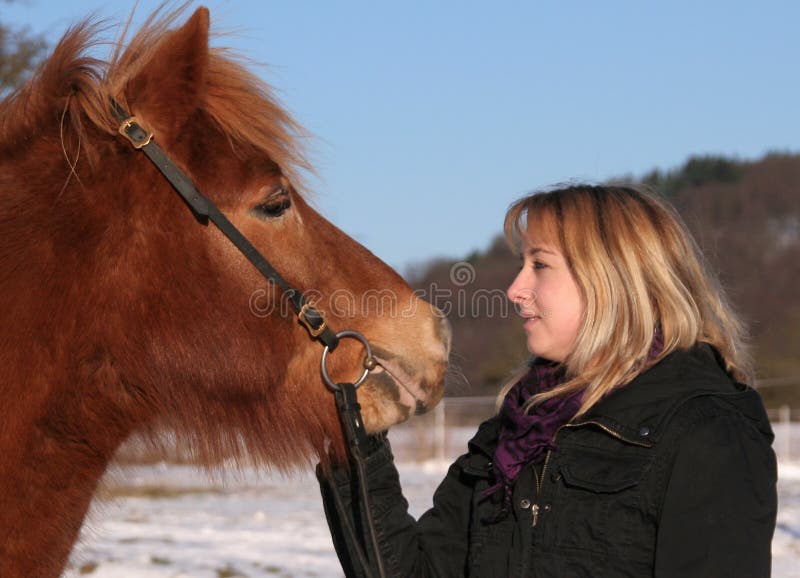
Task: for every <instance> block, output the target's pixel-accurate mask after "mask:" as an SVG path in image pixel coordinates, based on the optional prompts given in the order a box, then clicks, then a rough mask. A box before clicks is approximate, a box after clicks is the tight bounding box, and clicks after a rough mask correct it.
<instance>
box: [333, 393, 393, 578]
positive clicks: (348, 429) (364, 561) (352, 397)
mask: <svg viewBox="0 0 800 578" xmlns="http://www.w3.org/2000/svg"><path fill="white" fill-rule="evenodd" d="M336 385H337V387H338V389H336V390H335V391H334V397H335V399H336V408H337V409H338V410H339V418H340V419H341V422H342V429H343V430H344V433H345V438H346V440H347V445H348V448H349V450H350V452H349V453H350V458H351V460H352V462H353V465H354V466H355V469H356V483H357V485H358V494H359V495H358V497H357V498H355V499H360V505H361V508H362V509H363V514H364V515H363V520H364V522H365V525H366V528H365V529H366V533H367V536H366V538H367V539H366V540H365V542H367V544H366V545H367V546H369V548H368V552H367V553H365V552H364V550H363V548H362V547H361V543H360V540H359V539H358V535H357V533H356V531H355V528H354V527H353V524H352V523H351V521H350V518H349V515H348V512H347V509H346V508H345V505H344V500H343V499H342V496H341V494H340V493H339V490H338V489H337V487H336V481H335V480H334V479H333V476H332V475H331V472H330V471H329V470H328V469H326V470H325V472H326V473H325V476H326V479H327V481H328V485H329V487H330V489H331V494H332V495H333V498H334V504H335V506H336V510H337V511H338V513H339V517H340V518H341V519H342V523H343V525H344V528H345V530H346V531H347V533H348V534H349V537H350V542H351V543H352V544H353V548H354V549H355V553H356V557H357V558H358V562H359V563H360V564H361V567H362V569H363V571H364V576H365V577H366V578H373V577H374V576H377V577H378V578H386V577H387V574H386V570H385V568H384V565H383V556H382V555H381V551H380V546H379V544H378V532H377V529H376V528H375V521H374V520H373V519H372V514H371V512H372V499H371V497H370V495H369V487H368V485H367V470H366V462H365V459H366V457H367V454H366V452H367V444H368V439H367V433H366V431H365V430H364V422H363V420H362V418H361V406H360V405H359V403H358V399H357V396H356V388H355V386H354V385H353V384H352V383H339V384H336ZM367 555H369V558H370V559H371V561H372V562H373V565H374V567H375V571H376V572H377V574H374V573H373V572H372V570H371V569H370V568H371V567H370V563H369V560H368V556H367Z"/></svg>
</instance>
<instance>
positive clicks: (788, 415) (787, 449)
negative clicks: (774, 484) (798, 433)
mask: <svg viewBox="0 0 800 578" xmlns="http://www.w3.org/2000/svg"><path fill="white" fill-rule="evenodd" d="M778 421H779V422H780V424H781V431H782V432H783V441H782V442H781V449H780V453H781V461H784V462H788V461H790V460H791V459H792V455H791V453H792V410H791V408H790V407H789V406H788V405H785V404H784V405H782V406H781V407H780V409H779V410H778Z"/></svg>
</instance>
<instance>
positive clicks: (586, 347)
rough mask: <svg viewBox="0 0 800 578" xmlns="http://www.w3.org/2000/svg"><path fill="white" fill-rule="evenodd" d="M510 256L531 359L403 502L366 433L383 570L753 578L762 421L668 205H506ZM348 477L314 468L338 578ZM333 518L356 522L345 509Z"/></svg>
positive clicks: (618, 200)
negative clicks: (438, 478) (461, 444)
mask: <svg viewBox="0 0 800 578" xmlns="http://www.w3.org/2000/svg"><path fill="white" fill-rule="evenodd" d="M505 229H506V235H507V237H508V239H509V241H510V242H511V243H512V246H514V247H519V248H520V250H521V254H522V268H521V269H520V272H519V274H518V275H517V277H516V279H515V280H514V282H513V283H512V284H511V286H510V287H509V288H508V297H509V299H510V300H511V301H512V302H513V303H514V304H515V305H516V306H517V307H518V310H519V312H520V313H521V316H522V318H523V319H524V329H525V334H526V338H527V346H528V349H529V351H530V352H531V354H532V355H533V360H532V362H531V363H530V364H529V366H528V367H526V369H525V371H524V374H523V375H521V376H520V377H519V378H518V379H515V380H513V381H512V385H511V387H510V388H508V389H507V390H506V392H505V394H504V398H503V402H502V406H501V408H500V411H499V413H498V415H497V416H495V417H493V418H492V419H489V420H488V421H486V422H485V423H483V424H482V425H481V426H480V428H479V429H478V432H477V434H476V435H475V437H474V438H473V439H472V440H471V442H470V443H469V452H468V453H467V454H465V455H463V456H461V457H460V458H459V459H458V460H457V461H456V462H455V463H454V464H453V465H452V466H451V467H450V470H449V471H448V473H447V476H446V477H445V479H444V481H443V482H442V483H441V485H440V486H439V488H438V489H437V491H436V493H435V495H434V500H433V507H432V508H431V509H430V510H429V511H428V512H426V513H425V514H424V515H423V516H422V517H420V519H419V520H418V521H416V520H414V519H413V518H412V517H411V516H409V515H408V513H407V503H406V501H405V500H404V499H403V498H402V494H401V489H400V486H399V482H398V476H397V471H396V469H395V467H394V465H393V461H392V454H391V450H390V447H389V444H388V442H387V441H386V440H385V439H384V438H383V437H382V436H376V437H375V438H374V439H373V440H372V448H371V450H370V453H369V456H368V458H367V464H366V471H367V481H368V487H369V488H370V506H369V508H370V512H371V515H372V518H373V520H374V525H375V530H376V534H377V538H378V544H379V547H380V551H381V553H382V558H383V565H384V567H385V571H386V574H387V575H389V576H396V577H403V578H407V577H422V576H437V577H450V576H453V577H455V576H471V577H476V576H477V577H481V578H487V577H502V578H508V577H512V576H514V577H517V576H519V577H527V576H536V577H538V578H549V577H554V576H564V577H570V578H573V577H582V576H592V577H604V578H605V577H618V576H619V577H622V576H630V577H637V578H641V577H646V576H656V577H659V578H661V577H669V578H674V577H683V576H687V577H688V576H692V577H694V576H696V577H703V578H709V577H716V576H719V577H723V576H724V577H726V578H730V577H737V576H741V577H747V578H756V577H761V576H769V575H770V542H771V540H772V533H773V530H774V527H775V517H776V508H777V506H776V504H777V498H776V478H777V475H776V464H775V457H774V453H773V451H772V449H771V442H772V438H773V435H772V431H771V429H770V425H769V422H768V421H767V417H766V414H765V411H764V407H763V404H762V402H761V398H760V396H759V395H758V393H756V392H755V391H754V390H753V389H751V388H749V387H748V386H746V385H744V384H745V383H748V382H749V381H750V379H751V370H750V365H749V362H748V359H747V355H746V352H745V347H744V345H743V343H742V334H743V328H742V326H741V324H740V323H739V321H738V320H737V319H736V318H735V316H734V315H733V314H732V312H731V310H730V308H729V306H728V305H727V303H726V301H725V299H724V297H723V295H722V292H721V291H720V290H719V289H718V288H717V287H716V285H715V284H714V282H713V280H712V278H711V276H710V275H709V274H708V273H707V272H706V271H705V270H704V268H703V265H702V261H701V256H700V253H699V251H698V249H697V248H696V246H695V244H694V242H693V241H692V239H691V236H690V235H689V233H688V232H687V230H686V228H685V227H684V225H683V224H682V223H681V221H680V219H679V218H678V216H677V215H676V214H675V212H674V211H673V210H672V209H671V208H670V207H669V206H668V205H667V204H666V203H665V202H663V201H660V200H658V199H657V198H655V197H654V196H653V195H650V194H646V193H644V192H640V191H638V190H636V189H634V188H629V187H622V186H588V185H587V186H570V187H567V188H562V189H559V190H554V191H550V192H545V193H539V194H534V195H531V196H528V197H525V198H523V199H521V200H519V201H518V202H516V203H515V204H514V205H512V206H511V208H510V209H509V211H508V213H507V215H506V221H505ZM351 477H352V475H351V472H349V471H348V470H347V469H345V468H343V469H341V470H336V471H334V472H332V473H330V475H329V476H328V477H327V478H321V484H322V493H323V499H324V501H325V504H326V514H327V516H328V523H329V526H330V528H331V531H332V534H333V537H334V543H335V545H336V549H337V553H338V555H339V559H340V560H341V562H342V565H343V568H344V569H345V572H346V574H347V575H348V576H363V575H364V573H363V571H362V568H361V567H360V566H359V563H358V561H357V555H356V552H357V548H358V547H359V546H358V545H357V544H355V543H354V542H359V541H360V542H362V543H364V541H365V540H366V539H367V538H358V539H354V537H353V535H352V534H348V533H347V532H346V531H345V529H344V526H343V524H345V523H346V522H348V520H345V519H343V514H341V513H340V511H337V510H336V509H335V508H334V507H333V505H332V503H333V495H334V493H333V491H334V490H336V492H337V493H338V494H340V497H341V498H342V501H343V502H344V503H345V506H346V507H345V510H343V511H349V510H351V509H352V507H355V508H356V511H358V500H357V499H352V500H351V486H352V485H353V484H352V479H351ZM347 516H348V517H350V520H349V522H350V523H352V524H353V525H354V527H355V528H356V531H357V532H358V531H360V528H362V526H363V524H362V521H361V520H360V519H352V517H353V514H352V512H351V513H348V514H347Z"/></svg>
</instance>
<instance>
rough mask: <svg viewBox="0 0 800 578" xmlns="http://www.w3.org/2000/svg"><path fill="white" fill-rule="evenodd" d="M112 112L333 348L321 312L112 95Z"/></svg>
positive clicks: (202, 216) (198, 211)
mask: <svg viewBox="0 0 800 578" xmlns="http://www.w3.org/2000/svg"><path fill="white" fill-rule="evenodd" d="M111 112H112V113H113V114H114V116H115V117H116V119H117V121H119V123H120V127H119V133H120V134H121V135H122V136H124V137H125V138H127V139H128V140H129V141H130V143H131V144H132V145H133V147H134V148H135V149H139V150H141V151H142V152H143V153H144V154H146V155H147V157H148V158H149V159H150V160H151V161H153V164H154V165H155V166H156V167H157V168H158V170H159V171H161V174H163V175H164V178H166V179H167V180H168V181H169V182H170V184H171V185H172V186H173V187H174V188H175V190H176V191H177V192H178V194H179V195H180V196H181V197H182V198H183V200H184V201H186V203H187V204H188V205H189V207H190V208H191V209H192V212H193V213H194V214H195V216H196V217H197V218H198V220H200V221H201V222H207V221H211V222H212V223H214V224H215V225H216V226H217V228H218V229H219V230H220V231H221V232H222V233H223V234H224V235H225V236H226V237H228V239H230V241H231V243H233V244H234V245H235V246H236V248H237V249H239V251H240V252H241V253H242V255H244V256H245V257H246V258H247V260H248V261H250V262H251V263H252V264H253V266H254V267H255V268H256V269H258V271H259V272H260V273H261V274H262V275H263V276H264V278H265V279H267V280H268V281H270V282H272V283H274V284H275V285H277V286H278V287H280V288H281V289H282V290H283V292H284V293H285V294H286V296H287V298H288V299H289V302H290V303H291V304H292V308H293V309H294V311H295V313H297V318H298V319H299V320H300V322H301V323H302V324H303V325H304V326H305V327H306V329H308V332H309V333H310V334H311V336H312V337H313V338H315V339H319V340H320V341H321V342H322V343H324V344H325V345H326V346H327V347H328V348H329V349H331V350H333V349H335V348H336V346H337V345H338V344H339V338H338V337H337V336H336V334H335V333H334V332H333V331H331V329H330V328H329V327H328V326H327V324H326V323H325V319H324V318H323V317H322V314H321V313H320V312H319V311H318V310H317V309H315V308H314V306H313V304H312V303H310V302H309V301H307V300H306V298H305V297H304V296H303V294H302V293H301V292H300V291H297V290H296V289H294V288H293V287H292V286H291V285H289V283H287V282H286V280H285V279H284V278H283V277H281V275H280V273H278V272H277V271H276V270H275V268H274V267H273V266H272V265H270V263H269V261H267V260H266V259H265V258H264V256H263V255H262V254H261V253H259V252H258V249H256V248H255V247H254V246H253V244H252V243H251V242H250V241H249V240H248V239H247V237H245V236H244V235H243V234H242V232H241V231H239V229H237V228H236V227H235V226H234V224H233V223H231V222H230V221H229V220H228V217H226V216H225V215H224V214H223V213H222V212H221V211H220V210H219V209H218V208H217V206H216V205H215V204H214V203H212V202H211V201H210V200H209V199H208V198H207V197H205V196H203V194H202V193H200V191H198V190H197V187H195V186H194V183H192V181H191V180H190V179H189V178H188V177H187V176H186V174H185V173H184V172H183V171H182V170H180V169H179V168H178V167H177V166H176V165H175V163H173V162H172V160H171V159H170V158H169V157H168V156H167V154H166V153H165V152H164V150H163V149H162V148H161V147H160V146H158V145H157V144H156V142H155V141H154V140H153V133H152V131H149V130H147V129H146V128H144V127H143V126H142V124H141V123H140V122H139V119H137V118H136V117H135V116H131V115H129V114H128V113H127V112H126V111H125V109H124V108H122V107H121V106H120V105H119V103H117V101H116V100H114V99H111Z"/></svg>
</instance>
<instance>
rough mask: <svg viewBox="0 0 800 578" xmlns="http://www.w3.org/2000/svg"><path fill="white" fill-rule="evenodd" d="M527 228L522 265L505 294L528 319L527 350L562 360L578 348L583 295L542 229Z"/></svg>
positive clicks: (525, 325)
mask: <svg viewBox="0 0 800 578" xmlns="http://www.w3.org/2000/svg"><path fill="white" fill-rule="evenodd" d="M528 231H529V232H528V233H527V234H526V235H525V237H526V242H525V245H524V247H523V261H522V268H521V269H520V271H519V273H518V274H517V277H516V279H514V281H513V283H511V286H510V287H509V288H508V290H507V291H506V294H507V295H508V298H509V299H510V300H511V301H512V302H513V303H514V304H515V305H516V307H517V310H518V311H519V314H520V316H522V317H523V318H524V319H525V324H524V325H523V327H524V328H525V334H526V336H527V345H528V351H530V352H531V353H532V354H533V355H536V356H539V357H544V358H545V359H549V360H551V361H557V362H562V361H564V360H565V359H566V358H567V356H568V355H569V354H570V353H571V352H572V350H573V348H574V347H575V338H576V337H577V336H578V331H579V330H580V327H581V323H582V321H583V315H584V311H585V305H584V302H583V297H582V295H581V292H580V289H579V288H578V284H577V283H576V282H575V278H574V277H573V276H572V272H571V271H570V270H569V267H568V266H567V261H566V259H565V258H564V255H563V254H562V253H561V252H560V251H559V250H558V249H557V248H556V245H554V244H553V243H551V242H549V240H548V238H547V237H546V236H545V235H543V232H544V231H543V228H539V227H536V228H531V226H530V223H529V224H528Z"/></svg>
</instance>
